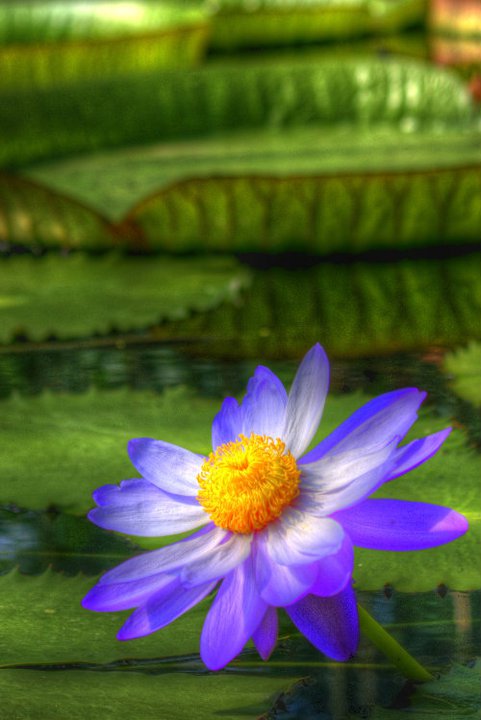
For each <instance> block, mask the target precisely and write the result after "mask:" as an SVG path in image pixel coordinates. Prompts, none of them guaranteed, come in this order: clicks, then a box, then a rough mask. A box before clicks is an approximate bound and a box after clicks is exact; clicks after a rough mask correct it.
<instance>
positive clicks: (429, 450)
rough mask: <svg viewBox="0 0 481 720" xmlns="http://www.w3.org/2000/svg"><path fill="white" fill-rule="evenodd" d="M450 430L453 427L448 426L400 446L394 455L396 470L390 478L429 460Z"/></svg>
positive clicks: (394, 477)
mask: <svg viewBox="0 0 481 720" xmlns="http://www.w3.org/2000/svg"><path fill="white" fill-rule="evenodd" d="M450 432H451V428H446V429H445V430H440V431H439V432H437V433H434V434H433V435H428V436H427V437H424V438H420V439H419V440H413V442H410V443H408V444H407V445H404V447H400V448H398V449H397V450H396V452H395V453H394V456H393V460H394V470H393V471H392V473H391V474H390V475H389V478H388V480H395V479H396V478H397V477H399V476H400V475H404V473H407V472H409V471H410V470H414V468H416V467H418V465H421V464H422V463H423V462H426V460H429V458H431V457H432V456H433V455H434V454H435V453H437V451H438V450H439V448H440V447H441V445H442V444H443V442H444V441H445V440H446V438H447V437H448V435H449V433H450Z"/></svg>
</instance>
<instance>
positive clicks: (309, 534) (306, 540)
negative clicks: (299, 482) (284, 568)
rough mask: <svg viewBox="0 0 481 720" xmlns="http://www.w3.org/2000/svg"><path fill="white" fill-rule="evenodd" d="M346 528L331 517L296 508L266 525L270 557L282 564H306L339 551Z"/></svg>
mask: <svg viewBox="0 0 481 720" xmlns="http://www.w3.org/2000/svg"><path fill="white" fill-rule="evenodd" d="M343 536H344V531H343V529H342V527H341V526H340V525H339V524H338V523H336V522H335V521H334V520H331V519H330V518H316V517H313V516H312V515H308V514H306V513H302V512H299V511H298V510H295V509H294V508H289V509H288V510H286V511H284V513H283V515H282V516H281V517H280V518H279V519H278V520H275V521H274V522H272V523H271V524H270V525H268V527H267V528H266V533H265V536H264V537H265V540H264V539H263V538H262V539H261V538H259V541H260V542H265V543H266V545H267V550H268V553H269V555H270V557H271V558H272V559H273V560H275V561H276V562H278V563H279V564H280V565H305V564H306V563H312V562H314V560H318V559H319V558H321V557H324V556H325V555H330V554H331V553H333V552H337V550H338V549H339V547H340V546H341V543H342V539H343Z"/></svg>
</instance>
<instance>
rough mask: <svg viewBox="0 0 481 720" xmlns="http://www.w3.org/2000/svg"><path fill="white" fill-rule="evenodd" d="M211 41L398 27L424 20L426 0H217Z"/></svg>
mask: <svg viewBox="0 0 481 720" xmlns="http://www.w3.org/2000/svg"><path fill="white" fill-rule="evenodd" d="M212 5H213V7H214V8H215V9H216V14H215V15H214V18H213V35H212V45H213V46H214V47H216V48H219V49H223V50H231V49H234V48H238V47H244V46H247V47H248V46H256V47H262V46H268V45H283V44H291V43H300V42H313V41H319V40H336V39H346V38H352V37H357V36H359V35H365V34H366V33H370V32H384V33H386V32H393V31H394V32H396V31H399V30H401V29H402V28H404V27H406V26H410V25H413V24H420V23H421V22H422V21H423V20H424V15H425V12H426V2H425V0H394V1H393V0H347V1H346V0H287V1H286V0H257V1H256V3H255V4H254V3H251V2H249V0H217V1H216V2H215V3H214V2H213V3H212Z"/></svg>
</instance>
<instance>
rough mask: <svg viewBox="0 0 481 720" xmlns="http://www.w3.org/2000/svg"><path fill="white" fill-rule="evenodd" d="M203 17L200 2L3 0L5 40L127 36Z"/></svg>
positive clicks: (1, 39) (0, 29) (1, 34)
mask: <svg viewBox="0 0 481 720" xmlns="http://www.w3.org/2000/svg"><path fill="white" fill-rule="evenodd" d="M202 17H205V13H204V12H203V11H202V8H201V7H200V6H199V5H197V6H196V5H194V4H192V3H191V4H190V5H189V4H188V3H174V2H169V1H168V0H160V1H157V2H155V3H152V2H148V1H146V0H134V1H133V2H129V3H126V2H122V0H70V2H68V3H64V2H61V0H1V2H0V45H14V44H20V43H35V44H40V43H53V42H65V41H69V40H95V39H105V38H115V37H121V38H125V37H126V36H129V35H134V34H145V33H153V32H155V31H157V30H159V29H162V30H167V29H169V30H170V29H172V28H176V27H178V26H179V25H182V24H185V23H189V22H192V21H194V20H196V21H197V20H199V18H202Z"/></svg>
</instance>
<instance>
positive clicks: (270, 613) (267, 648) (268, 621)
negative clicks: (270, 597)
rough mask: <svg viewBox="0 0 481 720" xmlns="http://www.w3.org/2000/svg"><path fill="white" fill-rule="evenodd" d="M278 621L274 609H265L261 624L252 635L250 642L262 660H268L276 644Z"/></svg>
mask: <svg viewBox="0 0 481 720" xmlns="http://www.w3.org/2000/svg"><path fill="white" fill-rule="evenodd" d="M277 633H278V620H277V610H276V609H275V608H272V607H270V608H267V610H266V612H265V615H264V617H263V618H262V620H261V624H260V625H259V627H258V628H257V630H256V631H255V632H254V633H253V634H252V640H253V642H254V645H255V646H256V648H257V652H258V653H259V655H260V656H261V658H262V659H263V660H269V658H270V656H271V654H272V651H273V650H274V648H275V646H276V642H277Z"/></svg>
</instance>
